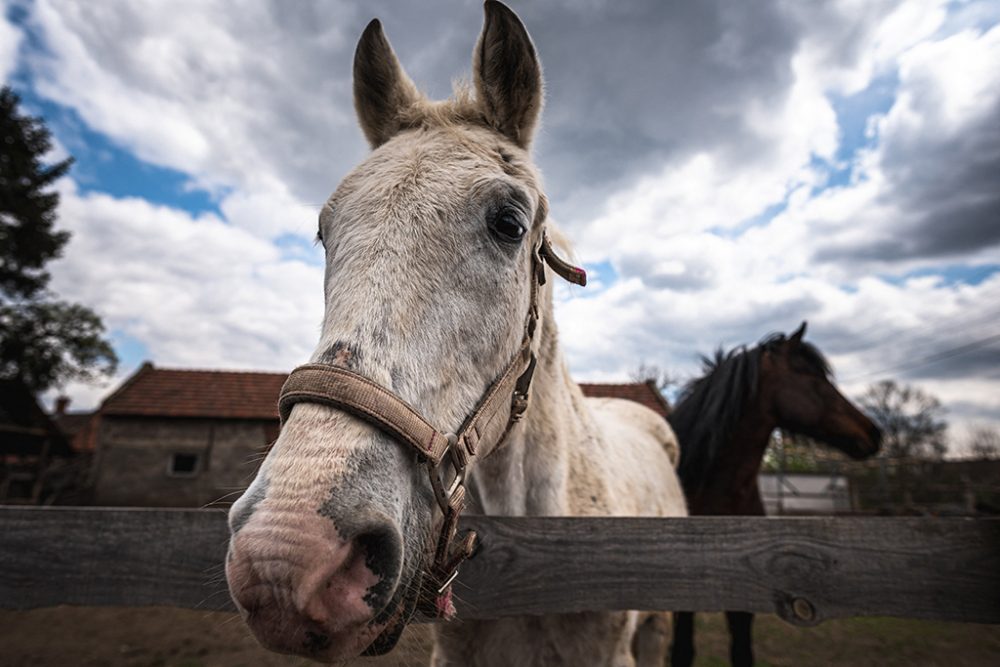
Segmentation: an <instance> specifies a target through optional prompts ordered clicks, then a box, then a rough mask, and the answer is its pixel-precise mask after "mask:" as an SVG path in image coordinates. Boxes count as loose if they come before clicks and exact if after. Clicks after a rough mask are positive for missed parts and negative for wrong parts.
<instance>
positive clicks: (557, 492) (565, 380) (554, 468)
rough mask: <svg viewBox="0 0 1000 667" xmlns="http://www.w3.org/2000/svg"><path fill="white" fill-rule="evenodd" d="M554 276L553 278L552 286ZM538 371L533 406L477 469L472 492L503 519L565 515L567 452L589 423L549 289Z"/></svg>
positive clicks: (485, 508) (487, 510) (543, 306)
mask: <svg viewBox="0 0 1000 667" xmlns="http://www.w3.org/2000/svg"><path fill="white" fill-rule="evenodd" d="M553 278H554V276H551V275H550V279H549V285H551V283H552V282H553ZM539 308H540V310H541V317H540V319H539V329H538V334H537V335H538V348H537V353H536V354H537V359H538V361H537V366H536V367H535V374H534V379H533V380H532V385H531V403H530V406H529V407H528V411H527V412H526V413H525V416H524V420H523V422H522V423H521V424H520V425H518V426H517V427H516V428H514V429H513V430H512V431H511V433H510V435H509V436H508V437H507V441H506V442H505V443H504V444H503V445H502V446H501V447H500V449H498V450H497V451H495V452H493V453H492V454H490V456H489V457H487V458H486V459H484V460H482V461H479V462H478V463H477V464H476V467H475V468H474V469H473V471H472V474H471V480H470V487H471V491H472V495H473V498H474V499H475V500H476V501H478V504H479V505H481V507H479V508H477V510H476V511H482V512H484V513H486V514H494V515H505V516H545V515H559V514H564V513H566V511H567V493H566V490H567V486H566V482H567V478H568V475H569V448H570V446H572V443H573V442H575V441H579V440H580V439H582V438H584V437H585V436H584V434H583V433H582V432H583V430H584V429H585V427H584V426H583V424H587V423H589V419H587V418H586V416H585V415H584V414H583V413H584V412H585V408H584V406H583V395H582V394H581V393H580V389H579V388H578V387H577V386H576V385H575V384H574V383H573V382H572V380H571V379H570V377H569V371H568V370H567V368H566V365H565V363H563V358H562V353H561V351H560V349H559V341H558V332H557V329H556V325H555V322H554V321H553V316H552V298H551V289H550V288H549V287H548V285H547V286H546V287H545V289H544V291H543V292H542V294H541V295H540V299H539Z"/></svg>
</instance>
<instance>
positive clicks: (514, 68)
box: [472, 0, 542, 148]
mask: <svg viewBox="0 0 1000 667" xmlns="http://www.w3.org/2000/svg"><path fill="white" fill-rule="evenodd" d="M484 9H485V12H486V19H485V22H484V23H483V32H482V34H481V35H479V41H478V42H477V43H476V49H475V51H474V52H473V55H472V70H473V78H474V79H475V82H476V94H477V95H478V97H479V104H480V105H481V106H482V110H483V114H484V115H485V116H486V121H487V122H488V123H489V124H490V125H492V126H493V127H494V128H496V129H497V130H498V131H500V133H502V134H504V135H505V136H507V138H509V139H510V140H511V141H513V142H514V143H515V144H517V145H518V146H520V147H522V148H527V147H528V145H529V144H530V143H531V137H532V135H533V134H534V130H535V123H536V122H537V121H538V114H539V112H541V110H542V66H541V64H540V63H539V62H538V56H537V55H536V54H535V47H534V45H533V44H532V43H531V38H530V37H529V36H528V31H527V30H525V29H524V24H522V23H521V20H520V19H519V18H517V14H515V13H514V12H512V11H511V10H510V9H508V8H507V7H506V5H504V4H502V3H500V2H496V1H495V0H486V5H485V7H484Z"/></svg>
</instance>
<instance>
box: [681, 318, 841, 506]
mask: <svg viewBox="0 0 1000 667" xmlns="http://www.w3.org/2000/svg"><path fill="white" fill-rule="evenodd" d="M787 340H788V338H787V337H786V336H785V334H782V333H774V334H769V335H768V336H765V337H764V338H762V339H761V340H760V342H759V343H758V344H757V345H756V347H753V348H747V347H746V346H745V345H738V346H736V347H734V348H732V349H731V350H729V351H728V352H726V351H724V350H723V348H722V347H719V348H718V349H716V350H715V353H714V355H713V356H712V357H706V356H704V355H702V356H701V365H702V376H701V377H698V378H695V379H694V380H691V381H690V382H688V383H687V384H686V385H685V386H684V389H683V390H682V391H681V394H680V397H679V398H678V399H677V404H676V406H675V407H674V409H673V411H672V412H671V413H670V416H669V417H668V419H669V421H670V426H671V427H672V428H673V429H674V433H675V434H676V435H677V440H678V442H679V443H680V448H681V458H680V462H679V464H678V467H677V473H678V476H679V477H680V479H681V484H682V485H683V487H684V492H685V493H686V494H688V496H689V497H690V495H691V494H692V493H695V492H697V491H698V490H699V489H700V488H701V486H702V485H703V484H704V482H705V481H706V478H707V476H708V474H709V472H710V471H711V469H712V467H713V464H714V463H715V462H716V461H717V460H718V458H719V457H720V456H722V455H724V452H725V449H726V443H727V442H729V440H730V439H731V438H732V436H733V429H734V427H735V426H736V422H737V421H738V420H739V418H740V416H741V415H742V414H743V410H744V408H745V406H746V405H747V403H748V401H750V400H751V399H752V398H753V397H754V396H755V395H756V393H757V389H758V378H759V371H760V360H761V356H762V355H763V353H764V352H766V351H769V350H774V349H775V348H776V347H777V346H779V345H780V344H782V343H785V342H786V341H787ZM797 353H798V354H800V355H801V356H802V358H803V359H804V360H805V361H806V363H808V364H809V365H810V366H812V367H813V368H815V369H816V370H817V371H818V372H821V373H822V374H823V375H824V376H826V377H830V376H831V375H832V370H831V369H830V363H829V362H828V361H827V359H826V357H825V356H824V355H823V353H822V352H820V351H819V349H817V348H816V346H814V345H812V344H811V343H807V342H804V341H803V342H801V343H800V344H799V345H798V348H797Z"/></svg>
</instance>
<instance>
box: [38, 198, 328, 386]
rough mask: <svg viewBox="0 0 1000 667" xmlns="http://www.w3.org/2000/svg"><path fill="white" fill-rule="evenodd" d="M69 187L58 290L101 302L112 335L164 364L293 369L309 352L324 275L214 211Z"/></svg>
mask: <svg viewBox="0 0 1000 667" xmlns="http://www.w3.org/2000/svg"><path fill="white" fill-rule="evenodd" d="M61 191H62V201H61V205H60V211H61V220H62V224H63V226H64V227H65V228H66V229H67V230H68V231H70V232H71V233H72V235H73V236H72V239H71V240H70V243H69V246H68V247H67V248H66V252H65V257H64V258H63V259H61V260H59V261H58V262H56V263H55V264H54V265H53V274H54V280H53V288H54V289H55V291H56V292H57V293H58V294H59V295H60V296H61V297H63V298H66V299H69V300H73V301H78V302H81V303H86V304H92V305H93V306H94V307H95V308H96V310H97V311H98V312H99V314H100V315H101V316H102V317H103V319H104V322H105V324H106V326H107V327H108V328H109V330H112V331H120V332H122V333H124V334H125V335H127V336H129V337H132V338H134V339H136V340H138V341H141V342H142V343H143V344H144V345H145V346H146V347H147V348H148V349H149V352H150V354H151V355H152V358H153V359H154V360H155V363H157V364H161V365H166V366H182V367H200V368H242V369H253V368H257V369H271V370H288V369H290V368H292V367H293V366H295V365H296V364H298V363H301V361H302V360H303V359H306V358H307V357H308V355H309V353H310V352H311V351H312V349H313V347H314V346H315V344H316V342H317V340H318V333H319V323H320V320H321V318H322V309H323V288H322V280H323V269H322V267H320V266H317V265H313V264H307V263H305V262H302V261H298V260H288V259H285V258H283V257H282V254H281V252H280V251H279V250H278V249H277V248H275V247H274V246H273V245H271V244H270V243H268V242H265V241H262V240H260V239H259V238H257V237H255V236H254V235H252V234H250V233H248V232H246V231H244V230H242V229H240V228H237V227H234V226H232V225H229V224H227V223H226V222H225V221H223V220H221V219H219V218H217V217H215V216H213V215H203V216H200V217H197V218H193V217H191V216H190V215H188V214H187V213H185V212H183V211H179V210H176V209H171V208H167V207H163V206H155V205H152V204H150V203H148V202H146V201H144V200H141V199H115V198H112V197H109V196H107V195H103V194H85V195H81V194H79V193H78V192H76V190H75V188H74V186H73V185H72V182H70V181H64V182H63V185H62V188H61ZM317 252H318V251H317ZM128 370H130V369H128ZM80 397H81V399H83V398H86V397H87V396H86V395H85V394H81V395H80ZM89 398H91V399H92V398H93V394H92V393H91V394H90V395H89Z"/></svg>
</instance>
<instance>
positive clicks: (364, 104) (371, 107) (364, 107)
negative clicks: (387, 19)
mask: <svg viewBox="0 0 1000 667" xmlns="http://www.w3.org/2000/svg"><path fill="white" fill-rule="evenodd" d="M419 99H420V93H419V92H418V91H417V87H416V86H415V85H413V82H412V81H410V77H408V76H407V75H406V72H404V71H403V67H402V66H401V65H400V64H399V59H398V58H396V54H395V52H394V51H393V50H392V46H391V45H390V44H389V40H388V39H386V38H385V33H384V32H382V24H381V23H380V22H379V20H378V19H372V21H371V23H369V24H368V27H367V28H365V31H364V33H362V35H361V39H360V40H358V48H357V49H356V50H355V51H354V109H355V111H357V114H358V121H359V122H360V123H361V129H362V130H363V131H364V133H365V137H367V138H368V143H369V144H371V147H372V148H378V147H379V146H381V145H382V144H384V143H385V142H387V141H389V139H391V138H392V137H393V135H395V134H396V133H397V132H399V129H400V122H399V113H400V111H401V110H403V109H405V108H406V107H409V106H410V105H412V104H413V103H415V102H417V101H418V100H419Z"/></svg>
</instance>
